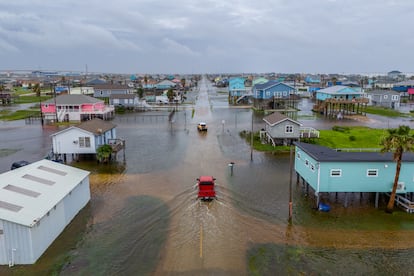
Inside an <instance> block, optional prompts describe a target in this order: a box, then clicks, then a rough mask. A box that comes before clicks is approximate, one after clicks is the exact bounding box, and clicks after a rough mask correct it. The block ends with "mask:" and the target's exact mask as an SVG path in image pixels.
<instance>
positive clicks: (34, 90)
mask: <svg viewBox="0 0 414 276" xmlns="http://www.w3.org/2000/svg"><path fill="white" fill-rule="evenodd" d="M40 91H41V90H40V84H39V83H36V84H35V85H34V86H33V92H34V93H36V97H40Z"/></svg>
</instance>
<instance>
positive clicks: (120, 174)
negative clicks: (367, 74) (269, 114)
mask: <svg viewBox="0 0 414 276" xmlns="http://www.w3.org/2000/svg"><path fill="white" fill-rule="evenodd" d="M207 91H208V92H207ZM226 99H227V96H223V95H221V94H219V93H217V92H216V90H215V89H214V88H212V87H211V86H210V85H209V84H208V83H206V82H201V84H200V97H199V100H198V101H197V102H196V104H195V106H194V110H195V112H194V116H193V114H192V108H193V107H192V106H188V107H187V108H185V109H181V110H179V111H178V112H176V113H175V115H174V122H173V123H171V122H169V121H168V117H169V114H170V113H169V111H168V110H166V111H158V112H151V113H145V114H144V113H142V114H139V113H138V114H125V115H120V116H117V118H116V119H115V120H114V123H116V124H117V134H118V136H119V137H120V138H124V139H125V140H126V148H127V150H126V153H125V162H124V161H123V160H122V159H123V158H118V162H115V163H112V164H97V163H96V162H95V161H81V162H73V163H71V165H73V166H76V167H79V168H83V169H86V170H89V171H91V177H90V183H91V190H92V199H91V202H90V205H89V206H90V207H89V208H90V209H89V211H88V215H86V216H77V217H76V218H75V220H74V223H81V224H82V225H81V227H80V229H83V230H81V231H80V232H76V234H78V235H79V236H80V238H81V241H80V242H79V243H77V242H76V239H75V240H72V242H71V247H72V248H73V250H72V251H69V249H68V248H67V247H65V246H62V245H59V243H56V244H58V245H57V247H58V249H59V250H58V251H59V253H56V256H60V259H55V258H52V257H51V256H50V255H49V254H48V253H46V254H45V255H44V256H43V257H42V258H41V260H40V262H39V264H40V263H45V262H47V263H48V264H50V265H52V263H53V264H54V265H59V264H63V263H66V265H65V267H64V268H63V271H62V274H65V275H73V274H81V275H91V274H93V275H107V274H109V275H115V274H116V275H131V274H132V275H134V274H135V275H247V274H252V275H284V274H298V273H301V274H302V273H303V274H311V273H313V272H315V271H316V272H318V273H320V274H351V273H352V274H365V273H367V274H374V273H379V274H382V273H381V272H382V271H385V272H389V271H391V270H392V271H393V272H394V273H396V274H403V273H404V272H405V271H406V270H405V269H404V266H403V265H402V264H404V263H405V264H411V263H412V260H411V259H412V258H411V257H410V255H411V254H412V253H414V250H413V248H414V240H413V239H412V234H413V231H414V226H413V225H414V224H413V223H412V218H413V217H412V215H410V214H406V213H404V212H400V211H397V212H395V213H394V214H393V215H392V216H390V215H388V214H385V212H383V211H382V210H377V209H375V208H373V204H372V202H371V201H370V199H369V198H363V199H362V200H361V199H360V198H358V197H356V198H355V201H350V203H351V204H352V206H351V207H350V208H344V207H343V206H342V205H341V203H340V202H338V203H337V204H335V203H333V204H332V207H333V208H332V211H331V212H330V213H321V212H317V211H316V210H314V209H312V204H313V199H312V198H309V197H306V196H305V194H304V190H303V188H302V187H301V185H296V183H295V184H294V209H293V210H294V217H293V224H292V225H289V224H288V223H287V219H288V193H289V191H288V187H289V156H288V155H286V154H285V155H272V154H266V153H260V152H253V161H251V160H250V152H251V149H250V145H249V144H248V143H246V141H245V140H244V139H242V138H241V137H240V136H239V132H240V131H242V130H248V131H250V130H251V128H252V116H253V128H254V130H258V129H261V128H262V127H263V126H264V124H263V122H262V116H263V115H260V114H252V112H251V110H250V109H242V108H241V109H236V108H229V107H228V105H227V104H226V102H225V101H226ZM309 105H310V103H306V104H304V105H303V106H309ZM299 119H300V116H299ZM199 121H205V122H207V124H208V132H207V133H199V132H198V131H197V129H196V125H197V123H198V122H199ZM223 122H224V123H223ZM303 123H304V125H306V126H308V125H307V124H308V123H309V124H314V125H315V126H320V128H326V127H330V126H331V125H333V124H359V125H360V122H354V121H352V122H351V121H340V122H338V121H336V120H335V121H329V120H322V121H317V122H316V121H314V120H311V119H306V120H305V119H304V120H303ZM29 129H30V130H33V131H31V132H30V133H29V134H28V135H27V136H26V137H24V138H21V139H22V140H21V141H18V139H17V138H19V137H21V136H23V135H22V133H24V131H26V128H24V129H22V128H19V127H17V128H14V127H13V128H10V130H11V131H12V132H11V133H13V134H12V137H14V138H16V140H17V142H15V141H14V140H15V139H12V138H10V139H8V140H6V142H7V143H6V144H7V145H9V146H10V148H19V147H18V146H19V143H20V145H21V144H23V143H30V144H36V145H38V144H41V145H42V147H44V148H45V149H47V147H48V146H47V145H48V143H49V142H50V140H49V139H50V137H49V133H53V131H52V130H48V129H44V128H43V129H42V128H39V126H32V127H29ZM13 131H14V132H13ZM6 144H5V145H6ZM43 145H44V146H43ZM21 148H22V150H21V152H22V153H24V154H27V152H29V154H30V152H32V151H33V152H34V151H35V148H36V146H33V145H29V146H27V147H26V146H24V147H23V146H22V147H21ZM23 149H24V150H23ZM37 151H39V149H38V148H37ZM16 154H17V153H16ZM16 154H12V155H13V159H15V158H16V156H17V155H16ZM30 156H32V157H35V154H34V153H32V155H30ZM3 161H4V159H2V163H3ZM7 162H9V161H6V163H7ZM230 162H234V171H233V175H231V174H230V170H229V167H228V164H229V163H230ZM2 165H3V164H2ZM7 167H8V164H7V166H5V168H6V169H8V168H7ZM204 174H206V175H213V176H214V177H216V178H217V189H218V190H217V196H218V200H217V201H213V202H210V203H202V202H199V201H197V200H196V196H197V190H196V187H195V182H196V178H197V177H199V176H200V175H204ZM333 202H334V201H333ZM82 218H83V221H82ZM85 218H86V219H85ZM70 237H73V234H72V233H70V232H69V233H68V232H65V233H64V234H62V237H60V238H59V240H60V239H68V238H70ZM48 252H49V251H48ZM397 256H398V258H397ZM67 260H70V262H69V261H67ZM380 260H386V261H384V262H381V261H380ZM39 267H40V266H38V264H36V265H34V266H31V267H30V268H22V267H16V268H13V269H12V270H11V271H12V272H13V273H14V272H20V271H23V272H25V273H31V272H34V271H36V270H37V269H39V271H43V272H44V271H46V272H48V270H41V269H40V268H39ZM388 268H390V269H388ZM391 268H392V269H391ZM1 269H3V268H1ZM0 271H1V272H3V271H5V270H0ZM7 271H10V270H7ZM387 274H388V273H387Z"/></svg>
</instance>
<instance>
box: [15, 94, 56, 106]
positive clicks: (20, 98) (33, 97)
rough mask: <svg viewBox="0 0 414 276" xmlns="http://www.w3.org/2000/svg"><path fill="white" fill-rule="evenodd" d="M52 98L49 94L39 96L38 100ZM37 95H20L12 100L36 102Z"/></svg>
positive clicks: (18, 102) (19, 102)
mask: <svg viewBox="0 0 414 276" xmlns="http://www.w3.org/2000/svg"><path fill="white" fill-rule="evenodd" d="M50 98H52V97H51V96H41V97H40V100H41V101H42V102H43V101H46V100H48V99H50ZM38 102H39V97H37V96H20V97H18V98H16V99H15V100H14V103H16V104H24V103H38Z"/></svg>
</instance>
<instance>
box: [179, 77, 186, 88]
mask: <svg viewBox="0 0 414 276" xmlns="http://www.w3.org/2000/svg"><path fill="white" fill-rule="evenodd" d="M180 82H181V86H182V87H183V89H184V90H185V78H182V79H181V81H180Z"/></svg>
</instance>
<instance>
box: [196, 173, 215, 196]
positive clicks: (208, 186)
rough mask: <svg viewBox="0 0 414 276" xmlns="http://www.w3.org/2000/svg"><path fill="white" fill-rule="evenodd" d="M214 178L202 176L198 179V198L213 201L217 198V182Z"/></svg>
mask: <svg viewBox="0 0 414 276" xmlns="http://www.w3.org/2000/svg"><path fill="white" fill-rule="evenodd" d="M215 180H216V179H215V178H214V177H212V176H200V177H199V178H197V184H198V198H200V199H203V200H212V199H214V198H216V190H215V187H214V185H215V183H214V181H215Z"/></svg>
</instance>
